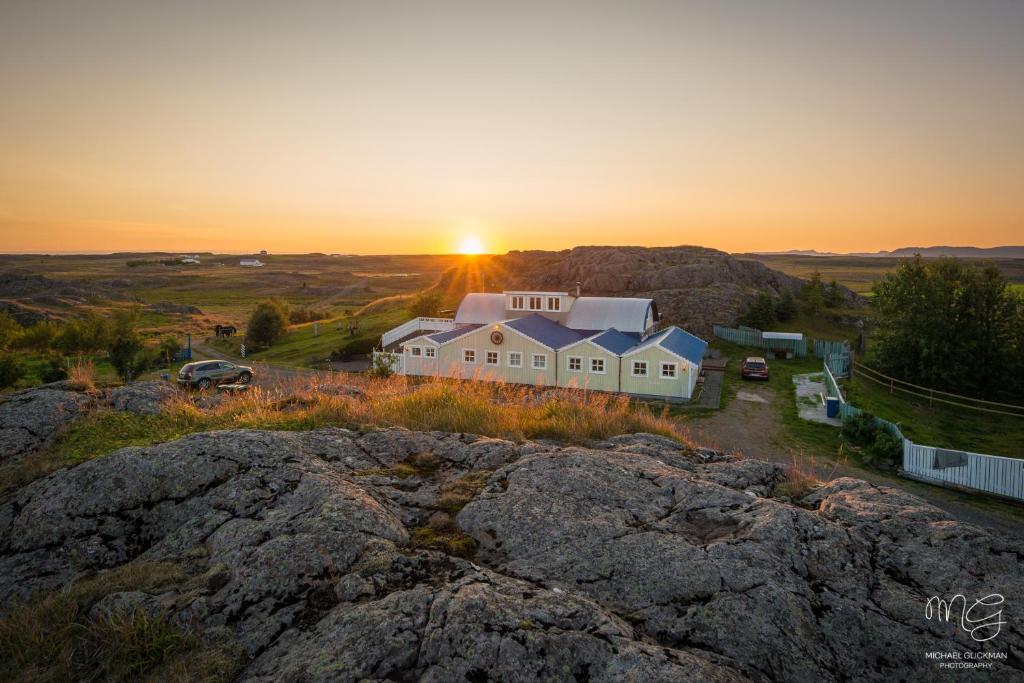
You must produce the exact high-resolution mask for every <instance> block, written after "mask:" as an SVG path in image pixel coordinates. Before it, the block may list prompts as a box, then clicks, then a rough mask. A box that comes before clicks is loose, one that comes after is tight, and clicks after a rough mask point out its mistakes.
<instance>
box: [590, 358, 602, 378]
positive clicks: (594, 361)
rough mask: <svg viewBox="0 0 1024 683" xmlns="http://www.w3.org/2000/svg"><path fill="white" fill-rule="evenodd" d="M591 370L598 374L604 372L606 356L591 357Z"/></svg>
mask: <svg viewBox="0 0 1024 683" xmlns="http://www.w3.org/2000/svg"><path fill="white" fill-rule="evenodd" d="M590 371H591V372H593V373H594V374H597V375H603V374H604V358H591V359H590Z"/></svg>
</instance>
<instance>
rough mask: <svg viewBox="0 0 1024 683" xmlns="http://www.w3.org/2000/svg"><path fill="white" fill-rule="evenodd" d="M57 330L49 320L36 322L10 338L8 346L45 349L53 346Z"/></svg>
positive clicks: (36, 349) (37, 349)
mask: <svg viewBox="0 0 1024 683" xmlns="http://www.w3.org/2000/svg"><path fill="white" fill-rule="evenodd" d="M58 332H59V330H58V329H57V326H56V325H54V324H53V323H51V322H41V323H36V324H35V325H32V326H30V327H26V328H25V329H24V330H23V331H22V333H21V335H19V336H18V337H16V338H14V339H13V340H11V343H10V346H11V348H13V349H31V350H33V351H47V350H49V349H50V348H52V347H53V342H54V340H55V339H56V338H57V334H58Z"/></svg>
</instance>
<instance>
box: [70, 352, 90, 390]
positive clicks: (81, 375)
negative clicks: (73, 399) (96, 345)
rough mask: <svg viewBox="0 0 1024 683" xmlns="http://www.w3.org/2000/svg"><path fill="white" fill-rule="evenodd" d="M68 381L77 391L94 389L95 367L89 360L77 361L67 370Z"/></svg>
mask: <svg viewBox="0 0 1024 683" xmlns="http://www.w3.org/2000/svg"><path fill="white" fill-rule="evenodd" d="M68 381H69V382H70V383H71V386H72V387H73V388H74V389H77V390H78V391H92V390H93V389H95V388H96V366H95V365H93V362H92V359H91V358H84V359H81V358H80V359H79V360H77V361H75V362H74V364H72V366H71V367H70V368H68Z"/></svg>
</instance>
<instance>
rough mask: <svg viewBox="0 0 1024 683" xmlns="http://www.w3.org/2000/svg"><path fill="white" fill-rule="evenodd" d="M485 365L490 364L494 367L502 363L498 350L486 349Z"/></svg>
mask: <svg viewBox="0 0 1024 683" xmlns="http://www.w3.org/2000/svg"><path fill="white" fill-rule="evenodd" d="M492 353H493V354H494V362H493V363H492V362H491V354H492ZM484 365H490V366H492V367H498V366H499V365H501V354H499V353H498V352H497V351H484Z"/></svg>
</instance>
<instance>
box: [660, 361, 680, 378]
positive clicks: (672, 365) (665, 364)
mask: <svg viewBox="0 0 1024 683" xmlns="http://www.w3.org/2000/svg"><path fill="white" fill-rule="evenodd" d="M659 367H660V368H661V370H660V372H658V377H660V378H661V379H679V363H673V362H671V361H667V360H663V361H661V364H660V366H659ZM665 368H672V374H671V375H666V374H665Z"/></svg>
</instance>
